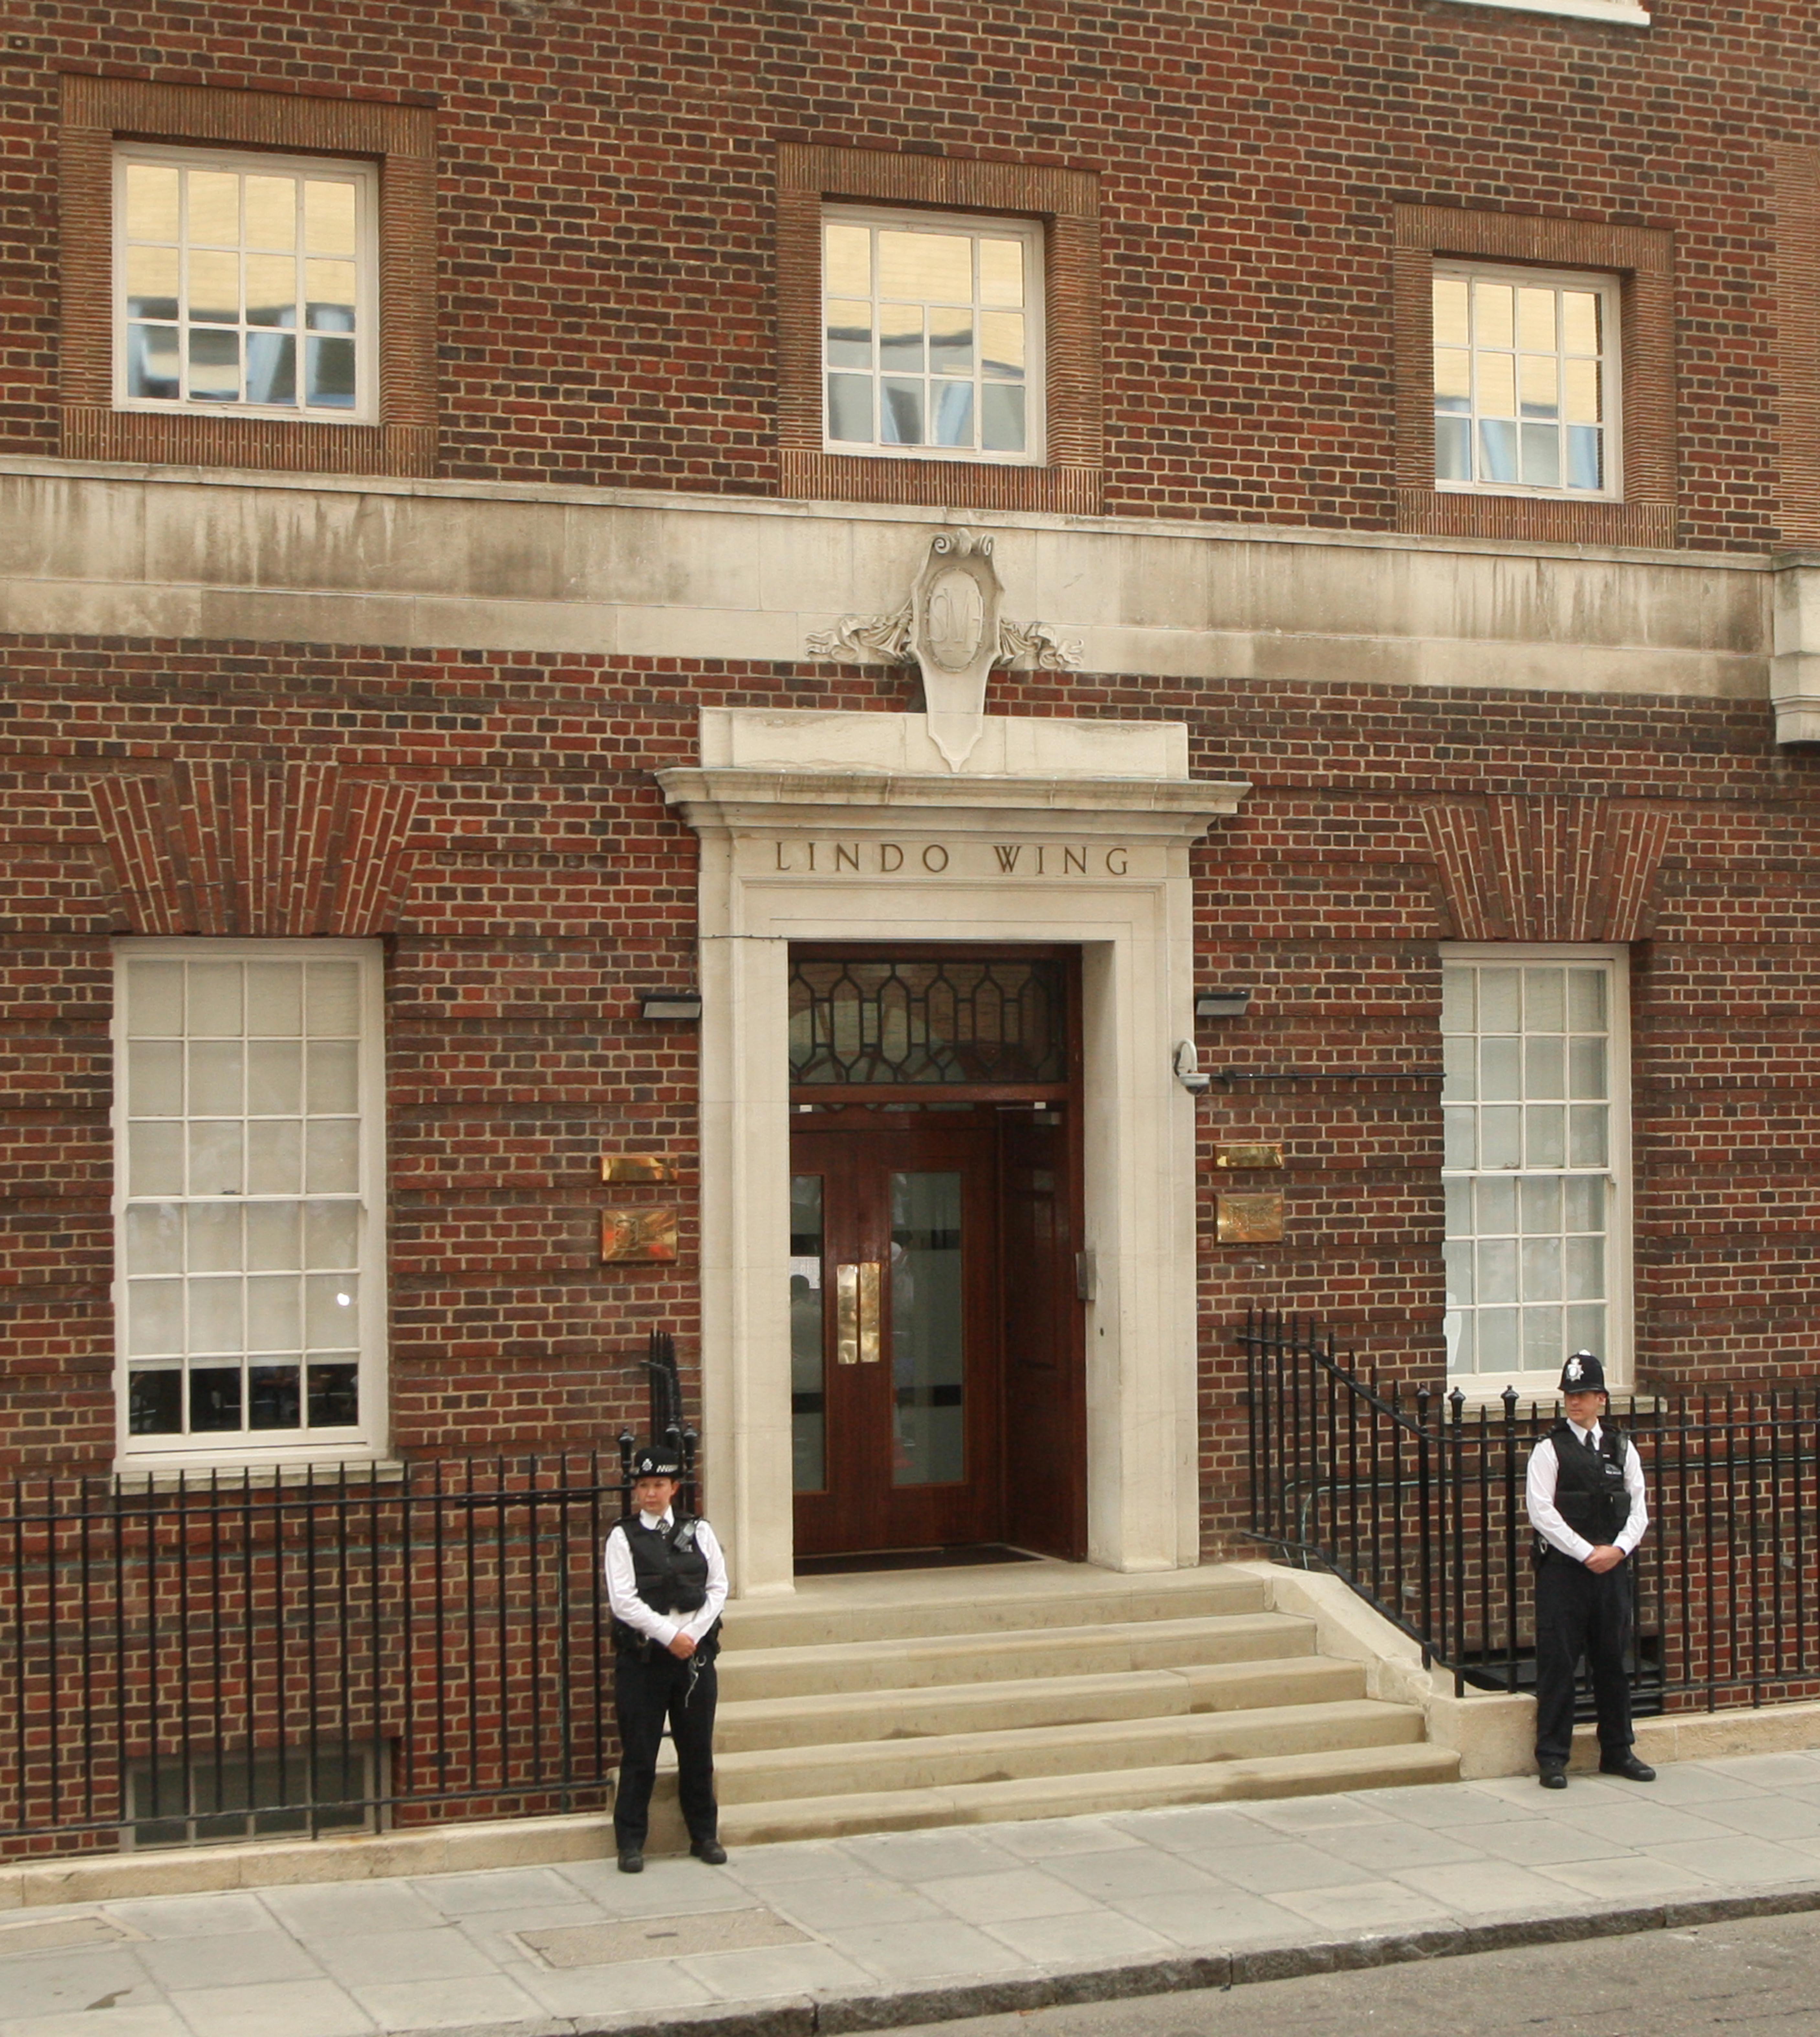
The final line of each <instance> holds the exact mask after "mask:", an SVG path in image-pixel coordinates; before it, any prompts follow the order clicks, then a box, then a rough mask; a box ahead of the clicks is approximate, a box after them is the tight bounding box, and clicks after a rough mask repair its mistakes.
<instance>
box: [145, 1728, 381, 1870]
mask: <svg viewBox="0 0 1820 2037" xmlns="http://www.w3.org/2000/svg"><path fill="white" fill-rule="evenodd" d="M381 1766H382V1764H381V1763H380V1750H379V1749H378V1748H376V1747H374V1746H373V1745H372V1744H370V1743H369V1744H364V1745H356V1746H353V1747H350V1748H348V1749H347V1750H346V1752H345V1753H344V1752H343V1751H342V1748H340V1747H339V1745H337V1746H335V1747H333V1748H327V1749H319V1750H318V1751H317V1752H316V1753H314V1754H313V1755H312V1753H310V1752H309V1751H308V1749H307V1748H290V1749H289V1750H287V1751H286V1752H285V1753H284V1754H282V1755H280V1754H278V1752H275V1751H274V1752H265V1753H258V1754H255V1755H253V1756H252V1759H250V1760H249V1759H248V1757H247V1755H246V1754H245V1753H244V1752H240V1751H235V1752H225V1753H223V1754H221V1755H219V1756H218V1755H216V1753H215V1751H214V1749H213V1748H198V1749H196V1750H195V1752H193V1753H192V1754H191V1755H190V1758H189V1759H188V1761H187V1763H186V1761H185V1760H184V1757H183V1755H180V1754H175V1753H173V1754H166V1755H161V1756H160V1757H159V1758H158V1759H157V1761H156V1762H153V1761H149V1760H139V1761H135V1762H134V1763H133V1764H132V1765H131V1768H130V1769H129V1770H128V1771H127V1826H126V1829H125V1830H124V1831H123V1833H122V1834H121V1844H122V1846H123V1847H124V1848H126V1849H127V1850H134V1851H137V1850H140V1849H142V1848H144V1847H148V1846H206V1845H208V1844H210V1843H211V1842H212V1843H215V1844H229V1845H232V1844H236V1843H239V1842H244V1841H245V1840H248V1839H308V1838H310V1837H312V1836H314V1835H320V1834H322V1833H325V1832H366V1831H372V1830H373V1802H374V1800H375V1799H376V1797H379V1796H380V1794H381V1791H380V1786H379V1777H380V1773H381ZM305 1805H314V1807H315V1808H313V1810H312V1809H308V1808H301V1807H303V1806H305Z"/></svg>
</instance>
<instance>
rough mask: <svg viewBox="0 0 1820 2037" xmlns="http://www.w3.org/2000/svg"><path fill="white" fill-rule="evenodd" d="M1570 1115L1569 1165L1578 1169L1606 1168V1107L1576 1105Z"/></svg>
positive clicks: (1597, 1104) (1585, 1104) (1594, 1104)
mask: <svg viewBox="0 0 1820 2037" xmlns="http://www.w3.org/2000/svg"><path fill="white" fill-rule="evenodd" d="M1568 1117H1569V1119H1570V1121H1571V1124H1572V1132H1571V1142H1572V1143H1571V1151H1570V1155H1569V1164H1570V1165H1571V1166H1576V1167H1602V1166H1605V1165H1606V1142H1605V1128H1606V1106H1605V1105H1603V1104H1602V1103H1576V1104H1575V1105H1573V1107H1572V1109H1571V1110H1570V1111H1569V1113H1568Z"/></svg>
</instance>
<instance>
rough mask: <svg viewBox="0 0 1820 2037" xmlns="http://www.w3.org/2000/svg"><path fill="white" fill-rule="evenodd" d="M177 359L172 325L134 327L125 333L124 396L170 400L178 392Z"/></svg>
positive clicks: (178, 369) (178, 361)
mask: <svg viewBox="0 0 1820 2037" xmlns="http://www.w3.org/2000/svg"><path fill="white" fill-rule="evenodd" d="M179 374H180V356H179V353H178V350H177V328H176V327H175V326H174V325H135V326H130V327H128V328H127V395H129V396H149V397H157V398H165V397H173V396H176V395H177V394H178V392H179Z"/></svg>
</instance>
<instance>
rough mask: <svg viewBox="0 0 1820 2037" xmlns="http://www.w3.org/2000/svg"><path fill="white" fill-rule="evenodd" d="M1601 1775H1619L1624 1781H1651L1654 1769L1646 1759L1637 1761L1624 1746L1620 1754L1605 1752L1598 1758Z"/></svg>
mask: <svg viewBox="0 0 1820 2037" xmlns="http://www.w3.org/2000/svg"><path fill="white" fill-rule="evenodd" d="M1599 1774H1601V1775H1621V1776H1622V1777H1623V1778H1624V1779H1625V1782H1654V1781H1655V1770H1654V1769H1653V1768H1652V1767H1650V1765H1649V1763H1648V1762H1647V1761H1639V1760H1638V1759H1637V1758H1636V1755H1634V1754H1633V1753H1632V1752H1630V1750H1629V1748H1625V1751H1624V1752H1623V1753H1622V1754H1607V1755H1602V1757H1601V1758H1600V1760H1599Z"/></svg>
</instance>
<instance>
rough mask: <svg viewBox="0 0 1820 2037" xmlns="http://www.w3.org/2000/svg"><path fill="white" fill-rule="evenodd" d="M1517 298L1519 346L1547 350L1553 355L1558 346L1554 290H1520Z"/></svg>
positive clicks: (1517, 337)
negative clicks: (1555, 326)
mask: <svg viewBox="0 0 1820 2037" xmlns="http://www.w3.org/2000/svg"><path fill="white" fill-rule="evenodd" d="M1516 296H1517V330H1516V341H1517V345H1518V346H1520V347H1524V348H1531V347H1535V348H1546V350H1548V352H1549V353H1551V354H1552V353H1553V351H1554V350H1555V346H1556V339H1555V330H1554V307H1555V293H1554V292H1553V290H1522V289H1519V291H1518V292H1517V293H1516Z"/></svg>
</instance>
